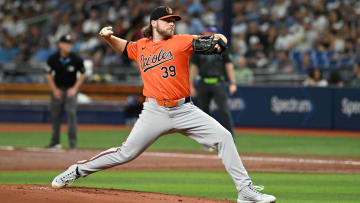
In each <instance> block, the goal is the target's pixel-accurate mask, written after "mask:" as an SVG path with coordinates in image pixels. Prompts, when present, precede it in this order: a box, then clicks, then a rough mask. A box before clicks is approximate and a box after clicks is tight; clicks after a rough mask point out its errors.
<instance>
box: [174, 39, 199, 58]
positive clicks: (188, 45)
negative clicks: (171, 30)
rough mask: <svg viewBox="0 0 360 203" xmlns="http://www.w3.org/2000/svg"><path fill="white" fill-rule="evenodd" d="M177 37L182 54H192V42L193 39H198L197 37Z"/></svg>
mask: <svg viewBox="0 0 360 203" xmlns="http://www.w3.org/2000/svg"><path fill="white" fill-rule="evenodd" d="M178 37H179V38H180V40H179V42H180V43H179V45H178V46H180V49H181V51H183V52H188V53H189V54H193V53H194V49H193V46H192V41H193V39H196V38H198V36H196V35H178Z"/></svg>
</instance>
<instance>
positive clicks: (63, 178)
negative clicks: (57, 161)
mask: <svg viewBox="0 0 360 203" xmlns="http://www.w3.org/2000/svg"><path fill="white" fill-rule="evenodd" d="M76 169H77V165H76V164H74V165H71V166H70V167H69V168H68V169H67V170H66V171H64V172H63V173H61V174H60V175H58V176H56V177H55V178H54V180H53V181H52V183H51V187H53V188H56V189H60V188H63V187H65V186H67V185H70V184H71V183H73V182H74V181H75V180H76V179H78V178H79V177H80V176H79V175H78V174H77V173H76Z"/></svg>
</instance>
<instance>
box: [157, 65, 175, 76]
mask: <svg viewBox="0 0 360 203" xmlns="http://www.w3.org/2000/svg"><path fill="white" fill-rule="evenodd" d="M160 70H162V71H163V72H164V74H163V75H162V76H161V77H163V78H168V77H169V76H170V77H175V76H176V68H175V66H173V65H171V66H169V67H166V66H163V67H161V69H160Z"/></svg>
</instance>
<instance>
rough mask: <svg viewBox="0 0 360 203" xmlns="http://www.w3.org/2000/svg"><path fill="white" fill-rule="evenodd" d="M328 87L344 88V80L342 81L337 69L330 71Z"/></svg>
mask: <svg viewBox="0 0 360 203" xmlns="http://www.w3.org/2000/svg"><path fill="white" fill-rule="evenodd" d="M328 83H329V86H334V87H344V80H343V79H342V76H341V73H340V70H339V69H334V70H331V71H330V73H329V77H328Z"/></svg>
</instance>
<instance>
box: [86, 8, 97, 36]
mask: <svg viewBox="0 0 360 203" xmlns="http://www.w3.org/2000/svg"><path fill="white" fill-rule="evenodd" d="M98 16H99V14H98V12H97V10H95V9H92V10H91V11H90V18H89V19H87V20H85V22H84V24H83V26H82V31H83V32H84V33H86V34H89V33H98V32H99V29H100V22H99V19H98Z"/></svg>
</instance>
